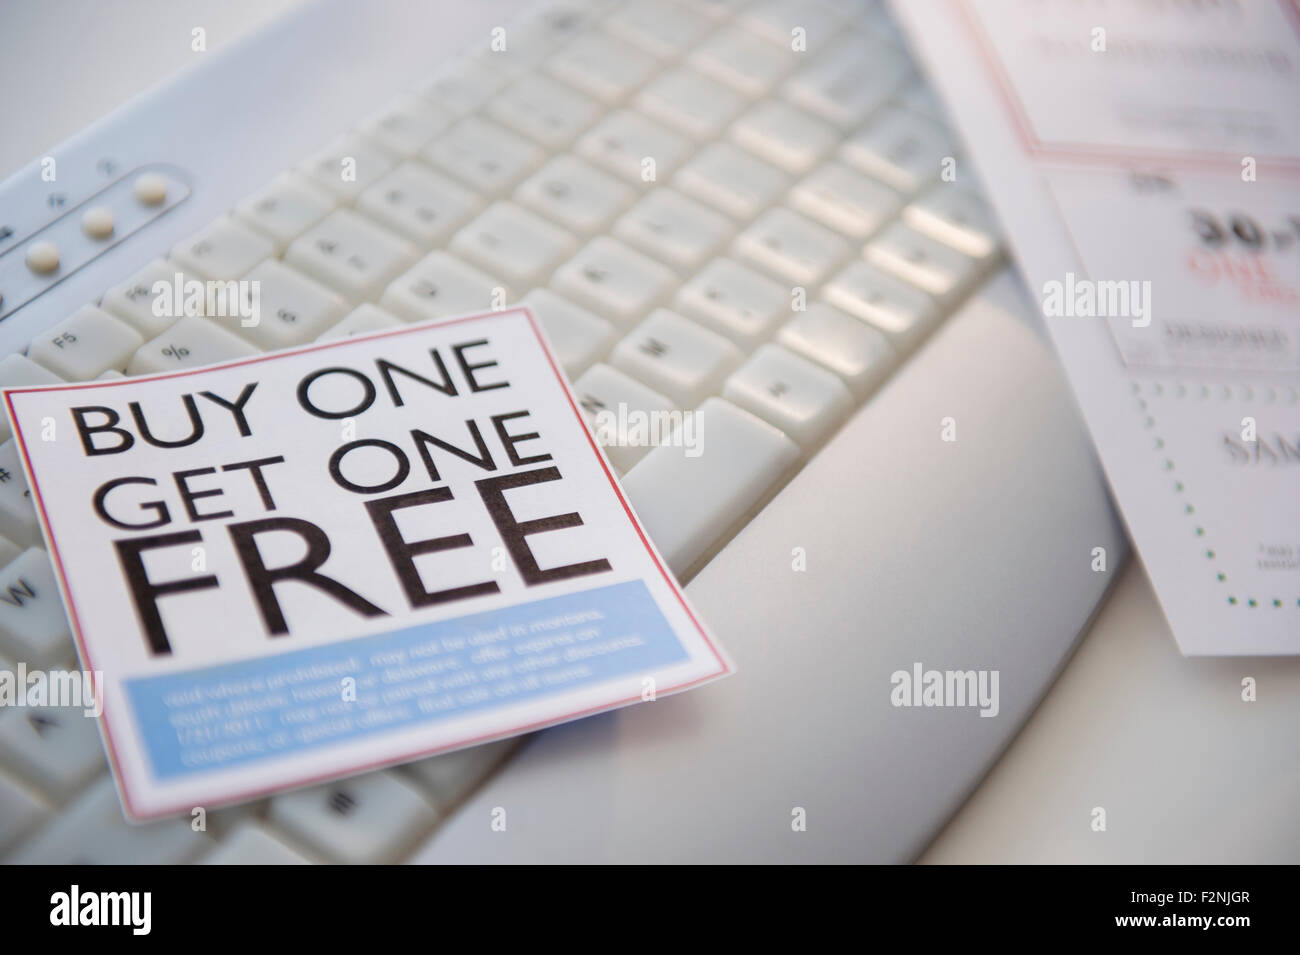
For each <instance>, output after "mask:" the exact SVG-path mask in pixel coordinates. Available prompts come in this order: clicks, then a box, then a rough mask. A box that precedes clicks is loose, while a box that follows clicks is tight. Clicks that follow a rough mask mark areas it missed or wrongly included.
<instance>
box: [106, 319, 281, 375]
mask: <svg viewBox="0 0 1300 955" xmlns="http://www.w3.org/2000/svg"><path fill="white" fill-rule="evenodd" d="M256 354H257V349H256V348H254V347H253V346H252V345H250V344H249V343H248V342H246V341H244V340H243V339H242V338H240V337H239V336H238V335H236V334H234V333H233V332H228V331H226V330H225V329H224V328H220V327H218V326H217V325H216V324H214V323H213V322H212V321H211V320H209V319H206V318H182V319H181V320H180V321H179V322H177V323H176V324H175V325H173V326H172V327H171V328H169V329H167V331H165V332H163V333H162V334H161V335H159V336H158V337H157V338H155V339H153V340H152V341H148V342H145V343H144V344H143V345H141V346H140V350H139V351H137V352H136V353H135V355H134V356H133V357H132V359H131V362H130V364H128V365H127V366H126V373H127V374H128V375H151V374H154V373H156V372H161V371H177V370H179V369H181V368H197V367H199V366H200V365H211V364H213V363H215V362H221V361H231V360H233V359H236V358H244V357H246V356H248V355H256Z"/></svg>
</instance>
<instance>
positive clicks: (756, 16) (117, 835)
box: [0, 0, 1001, 863]
mask: <svg viewBox="0 0 1300 955" xmlns="http://www.w3.org/2000/svg"><path fill="white" fill-rule="evenodd" d="M800 36H802V37H803V40H802V41H801V40H800V39H799V38H800ZM505 38H506V49H505V50H504V51H493V50H490V49H489V48H488V42H487V40H486V39H485V41H484V43H483V45H482V48H481V49H478V50H475V51H472V52H470V53H468V54H466V55H465V56H464V57H463V58H462V59H460V60H459V61H457V62H455V63H453V64H451V65H450V66H447V67H446V68H444V69H442V70H440V71H439V73H438V74H437V75H435V76H433V77H430V78H428V79H427V81H426V82H424V83H423V84H421V85H420V86H419V87H418V88H416V89H414V90H412V91H410V92H409V93H407V94H405V95H402V96H400V97H398V98H397V99H396V100H394V101H393V102H391V103H387V104H377V105H380V108H379V109H378V110H377V111H376V112H375V113H374V115H373V116H371V117H370V118H369V119H367V120H365V121H363V122H361V123H360V124H358V125H357V127H356V128H355V129H352V130H349V131H346V132H344V133H343V134H342V135H341V136H339V138H338V139H337V140H335V141H333V142H331V143H329V144H327V145H325V146H324V148H322V149H321V150H320V151H319V152H318V153H316V154H315V155H312V156H308V157H306V158H304V159H303V161H302V162H301V163H300V164H298V165H297V166H295V167H294V168H293V169H290V170H287V171H285V172H284V174H283V175H281V176H279V177H277V178H275V179H274V180H273V181H271V182H269V183H267V184H266V186H265V187H264V188H262V189H260V190H258V191H257V192H255V193H254V194H252V195H250V196H248V197H247V198H245V199H243V200H242V201H240V202H238V203H236V204H235V206H234V207H233V209H231V210H230V213H229V215H227V216H223V217H222V218H220V219H218V220H217V221H215V222H213V223H211V224H210V225H209V226H207V227H206V228H204V229H202V230H200V231H199V232H198V233H197V234H196V235H194V236H192V237H190V238H188V239H186V240H185V241H182V242H180V243H178V244H177V245H176V246H175V247H174V248H173V249H172V250H171V252H170V255H169V256H168V258H167V260H166V261H164V260H161V259H160V260H158V261H155V262H153V263H151V264H149V265H148V266H146V267H145V268H144V269H142V270H141V271H140V272H139V273H138V274H136V275H130V276H123V277H122V281H121V283H120V284H119V285H117V286H115V287H113V288H111V289H108V290H106V291H105V292H104V293H103V295H102V297H101V298H100V299H99V300H98V301H97V302H95V303H92V304H87V305H86V306H85V307H83V308H81V309H79V310H77V311H76V312H74V313H73V314H71V315H68V316H67V317H66V318H65V319H64V320H63V321H62V322H60V323H58V324H57V325H55V326H54V327H51V328H49V329H47V330H46V331H45V332H44V333H43V334H41V335H39V336H37V337H36V338H35V339H33V341H32V342H31V343H30V345H29V346H28V348H27V349H26V352H25V354H12V355H9V356H7V357H5V358H4V359H3V360H0V385H5V386H8V385H19V384H31V383H43V382H56V381H60V380H67V381H72V380H79V381H80V380H89V379H93V378H97V377H104V376H116V375H122V374H126V375H135V374H147V373H151V372H159V371H166V370H169V369H175V368H181V367H187V366H195V365H203V364H208V363H211V362H217V361H223V360H226V359H232V358H237V357H239V356H243V355H247V354H251V353H253V352H257V351H262V350H268V349H275V348H283V347H286V346H291V345H299V344H302V343H305V342H308V341H311V340H313V339H325V338H332V337H336V336H340V335H349V334H354V333H357V332H365V331H370V330H373V329H379V328H383V327H387V326H393V325H397V324H400V323H403V322H411V321H420V320H424V319H428V318H435V317H439V316H444V315H452V314H456V313H460V312H472V311H483V310H487V309H492V308H499V307H502V306H504V305H506V304H513V303H516V302H523V303H525V304H527V305H529V306H531V307H532V308H533V309H534V311H535V312H536V314H537V315H538V316H539V318H540V320H541V322H542V324H543V326H544V327H545V329H546V332H547V334H548V336H549V338H550V341H551V344H552V346H553V347H554V349H555V350H556V352H557V353H558V356H559V358H560V361H561V362H562V364H563V367H564V370H565V372H566V373H567V374H568V375H569V377H570V379H571V380H572V381H573V382H574V385H575V389H576V391H577V392H578V395H579V397H580V399H581V402H582V405H583V407H584V408H585V409H586V411H587V413H588V414H589V415H591V416H593V419H594V416H595V415H596V413H598V412H599V411H601V410H610V411H618V410H619V409H620V408H621V409H625V410H626V411H627V412H638V411H640V412H653V411H672V410H678V411H694V412H696V413H697V414H698V416H699V420H700V421H702V422H703V425H702V427H703V429H704V433H707V435H708V439H707V440H708V441H709V442H710V446H711V449H712V450H714V451H715V453H711V454H709V455H707V456H699V457H689V456H685V455H683V454H682V453H681V449H680V448H675V447H667V446H664V447H653V448H647V447H640V446H635V445H632V444H614V445H611V446H609V447H607V449H606V450H607V453H608V456H609V459H610V461H611V463H612V465H613V467H614V468H615V469H616V470H617V471H618V473H619V474H620V475H621V476H622V480H623V484H624V487H625V489H626V490H627V493H628V494H629V496H630V497H631V500H632V502H633V504H634V506H635V507H636V509H637V512H638V513H639V515H640V516H641V518H642V520H643V522H644V523H645V525H646V527H647V529H648V530H649V532H650V534H651V536H652V537H653V538H654V540H655V542H656V544H657V546H658V547H659V548H660V550H661V551H662V552H663V553H664V555H665V557H666V559H667V560H668V562H669V564H670V565H671V566H672V568H673V570H674V571H675V572H676V573H677V574H678V575H679V576H680V577H681V578H683V579H686V578H687V577H689V576H690V575H691V574H692V573H693V572H694V571H695V570H696V569H698V568H699V567H700V566H702V564H703V563H705V562H707V560H708V559H709V558H710V557H711V556H712V555H713V554H714V553H716V551H717V550H718V549H719V548H720V547H721V546H723V545H724V544H725V543H726V542H727V541H728V540H729V539H730V538H731V537H732V536H734V535H735V533H736V532H737V531H738V530H739V529H740V528H741V527H742V526H743V525H744V524H745V523H746V522H747V521H748V520H749V519H751V518H752V517H753V515H754V514H755V513H756V512H757V511H758V510H759V509H761V508H762V506H763V505H764V504H765V503H766V502H767V501H768V500H769V499H770V498H771V497H772V496H773V495H774V494H775V493H776V491H777V490H779V488H780V486H781V485H782V484H783V483H784V482H785V481H787V480H789V478H790V477H791V476H792V475H793V474H794V473H795V471H797V469H798V467H799V466H800V465H801V464H802V463H803V462H805V461H807V460H808V458H809V456H810V455H812V454H814V453H815V452H816V451H817V449H818V448H819V447H821V446H822V445H823V444H824V443H825V442H826V441H827V440H829V439H831V438H832V436H833V435H834V434H835V432H836V430H837V429H838V427H839V426H840V424H841V423H842V422H844V421H845V420H846V418H847V417H848V416H849V415H850V414H852V413H853V411H854V410H855V409H856V408H858V407H860V406H861V405H862V404H863V403H864V402H866V401H868V400H869V399H870V398H871V396H872V394H873V393H874V392H875V391H876V390H878V389H879V388H880V386H881V384H882V383H883V382H884V381H885V380H887V379H888V377H889V375H890V373H891V372H892V371H893V370H894V369H895V368H896V367H897V366H898V365H899V363H900V362H901V361H903V360H905V359H906V358H907V356H908V355H909V353H911V352H912V351H914V350H915V349H916V348H917V347H918V345H919V344H920V343H921V342H922V341H923V340H924V339H925V337H926V336H928V335H929V334H930V333H931V332H932V331H933V330H934V329H935V327H936V326H937V325H938V324H939V323H940V322H942V321H943V319H944V318H945V317H946V316H948V315H949V314H951V313H952V312H953V311H954V310H955V308H956V306H957V305H958V304H960V302H961V301H962V300H963V299H965V298H966V297H967V296H968V295H969V294H970V292H971V291H972V290H973V289H974V288H975V287H977V286H978V285H979V284H980V282H981V281H982V279H984V278H985V277H986V276H987V275H988V274H989V273H990V271H991V268H992V266H993V265H994V264H995V262H996V261H997V259H998V258H999V257H1000V254H1001V252H1000V239H999V237H998V235H997V232H996V227H995V226H994V224H993V222H992V219H991V216H990V213H989V210H988V209H987V207H986V206H985V204H984V202H983V201H982V200H981V198H980V197H979V192H978V187H977V185H976V183H975V182H974V178H973V173H972V172H971V170H970V169H969V167H968V166H967V164H966V163H965V162H964V160H962V159H961V158H960V157H959V156H958V154H957V146H956V144H955V143H954V142H953V139H952V137H951V134H950V132H949V131H948V129H947V127H946V125H945V122H944V118H943V116H942V114H941V111H940V109H939V107H938V106H937V104H936V102H935V100H934V98H933V97H932V95H931V94H930V92H929V91H928V89H927V88H926V86H925V85H924V83H923V81H922V80H921V78H920V77H919V76H918V75H917V73H916V70H915V68H914V66H913V64H912V63H911V61H910V59H909V57H908V54H907V53H906V51H905V50H904V48H903V47H902V45H901V43H900V40H899V37H898V35H897V34H896V33H895V32H894V29H893V26H892V24H891V23H890V22H889V20H888V19H887V17H886V15H885V14H884V13H882V12H881V11H880V10H879V9H878V7H877V6H876V4H875V3H874V2H870V0H864V2H857V0H825V2H811V0H757V2H753V3H748V2H746V0H734V2H733V0H694V2H675V0H634V2H630V3H627V4H623V5H620V4H618V3H607V2H600V0H595V2H590V3H583V2H567V3H562V4H559V5H553V6H548V7H545V8H543V9H542V10H541V11H540V12H537V13H535V14H534V15H533V16H530V17H528V18H526V19H525V20H524V21H523V22H520V23H517V24H514V25H510V26H508V27H507V30H506V34H505ZM801 45H803V47H804V48H803V49H799V48H798V47H800V46H801ZM953 172H955V178H954V176H953V175H951V174H952V173H953ZM142 180H143V181H141V182H138V183H137V184H136V195H137V196H138V197H139V198H140V201H142V202H153V203H158V202H162V201H164V199H165V189H166V183H165V182H164V181H160V180H159V179H157V177H142ZM160 191H161V192H163V193H164V195H162V196H160V195H159V192H160ZM177 273H182V274H183V275H184V276H185V277H186V278H195V279H205V280H235V279H248V280H256V281H259V282H260V294H261V314H262V320H261V322H260V323H259V324H258V325H257V326H255V327H243V326H242V325H241V323H240V321H239V319H238V318H230V317H219V316H209V315H205V314H203V310H202V309H198V310H196V311H195V313H194V314H187V315H185V316H184V317H180V318H178V319H177V318H159V317H158V316H156V315H155V314H154V311H153V309H152V292H151V289H152V286H153V283H154V282H155V281H157V280H159V279H162V280H166V281H168V282H173V281H174V277H175V276H176V275H177ZM0 429H2V431H3V433H0V439H3V441H4V443H3V444H0V668H9V667H11V666H13V665H14V664H16V663H17V661H20V660H21V661H24V662H25V663H26V664H27V665H28V666H29V667H33V668H35V667H42V668H50V667H61V666H66V667H75V666H76V661H75V651H74V648H73V644H72V640H71V637H70V634H69V630H68V624H67V621H66V619H65V617H64V613H63V608H62V605H61V604H60V602H59V597H58V593H57V588H56V586H55V583H54V580H53V575H52V572H51V569H50V564H49V561H48V559H47V557H46V554H45V552H44V550H43V549H42V541H41V535H40V530H39V527H38V525H37V521H36V517H35V514H34V513H33V511H32V508H31V505H30V500H29V495H28V493H27V489H26V487H25V482H24V480H23V476H22V468H21V466H20V464H19V461H18V457H17V454H16V452H15V449H14V447H13V441H12V440H9V438H10V435H9V429H8V427H7V425H6V424H4V423H3V422H0ZM719 448H725V449H726V450H727V451H728V452H729V453H716V451H717V449H719ZM515 745H516V744H515V741H507V742H503V743H494V744H489V745H485V746H479V747H475V748H472V749H468V750H463V751H461V752H457V753H452V754H449V755H443V756H437V757H434V758H431V759H426V760H423V761H420V762H416V763H412V764H408V765H406V766H401V767H397V768H393V769H389V770H384V771H381V772H374V773H369V774H366V775H363V776H357V777H353V778H351V779H346V780H341V781H338V782H335V783H330V784H327V785H323V786H317V787H314V788H310V789H303V790H297V791H294V792H289V793H284V794H281V795H278V796H275V797H272V798H270V799H267V800H263V801H261V802H257V803H254V804H250V805H246V806H239V807H235V808H231V809H226V810H219V811H214V812H212V813H210V814H209V816H208V819H207V826H206V831H203V832H195V831H194V827H193V826H192V825H191V820H190V819H189V818H180V819H175V820H169V821H164V822H160V823H155V824H150V825H146V826H140V827H135V826H128V825H127V824H126V823H125V822H124V821H123V819H122V815H121V811H120V809H119V807H118V804H117V797H116V795H115V793H114V791H113V787H112V783H111V781H110V779H109V778H108V775H107V766H106V764H105V758H104V753H103V749H102V746H101V744H100V741H99V737H98V734H97V731H96V728H95V727H94V725H93V724H92V723H91V721H90V720H87V719H84V718H82V717H81V715H80V713H79V712H78V713H62V712H59V711H58V710H53V709H39V708H30V707H25V708H17V707H9V708H5V709H0V859H2V860H3V861H7V862H42V863H59V862H141V863H146V862H148V863H165V862H189V861H198V862H211V863H230V862H286V863H287V862H306V861H333V862H357V863H364V862H388V861H395V860H399V859H401V858H403V857H404V855H405V854H406V853H408V852H409V851H410V850H411V848H412V847H413V846H415V845H416V844H418V843H419V842H422V841H423V840H424V839H425V838H426V837H427V836H428V834H429V833H430V832H431V831H432V830H433V829H434V828H435V827H436V826H437V825H438V824H439V821H440V820H442V819H445V818H446V817H447V816H448V815H449V814H450V813H451V812H452V811H453V810H454V809H455V807H456V806H457V805H458V803H459V802H461V801H462V800H463V799H464V798H465V797H466V796H467V795H468V794H470V793H471V792H472V791H473V790H474V789H475V788H476V786H477V785H478V784H479V783H480V782H481V781H482V780H483V779H485V778H486V777H487V776H488V775H489V774H490V773H491V772H492V771H493V770H494V769H495V768H496V767H497V766H498V765H500V763H501V762H502V761H503V760H505V759H506V758H508V756H509V754H510V752H511V751H512V750H513V748H514V746H515Z"/></svg>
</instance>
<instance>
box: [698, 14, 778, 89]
mask: <svg viewBox="0 0 1300 955" xmlns="http://www.w3.org/2000/svg"><path fill="white" fill-rule="evenodd" d="M798 55H799V54H797V53H795V52H794V51H793V49H791V45H790V41H789V40H788V39H787V41H786V42H785V43H773V42H772V41H771V40H767V39H764V38H763V37H760V36H758V35H757V34H756V33H753V32H751V31H749V30H746V29H743V28H742V27H738V26H731V27H723V28H722V29H721V30H718V31H716V32H715V33H714V34H713V35H712V36H711V37H710V38H709V39H707V40H705V41H704V42H703V43H701V44H700V45H699V46H697V47H696V48H695V49H694V50H693V51H692V52H691V54H690V55H689V56H688V57H687V62H688V63H689V64H690V65H691V66H693V67H694V68H695V69H697V70H699V71H700V72H701V73H705V74H707V75H709V76H712V77H713V78H714V79H716V80H719V81H720V82H723V83H726V84H727V85H728V86H730V87H731V88H732V89H734V90H736V91H737V92H739V93H743V94H744V95H746V96H748V97H750V98H751V99H754V98H757V97H759V96H762V95H763V94H765V93H767V92H769V91H770V90H771V89H772V88H773V87H774V86H776V84H777V83H779V82H780V81H781V79H782V78H783V77H784V76H785V75H786V74H787V73H789V72H790V71H791V70H792V69H794V67H795V64H796V62H797V59H796V58H797V57H798Z"/></svg>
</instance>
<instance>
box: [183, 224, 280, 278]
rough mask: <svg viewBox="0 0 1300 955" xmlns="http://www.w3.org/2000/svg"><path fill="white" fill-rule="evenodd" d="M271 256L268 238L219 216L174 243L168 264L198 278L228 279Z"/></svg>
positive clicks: (237, 275)
mask: <svg viewBox="0 0 1300 955" xmlns="http://www.w3.org/2000/svg"><path fill="white" fill-rule="evenodd" d="M274 254H275V246H274V245H272V244H271V240H270V239H267V238H265V237H263V236H261V235H259V234H258V233H256V232H254V231H253V230H252V229H250V228H248V227H247V226H244V225H240V224H239V223H238V222H236V221H235V220H234V219H232V218H230V217H229V216H222V217H221V218H220V219H218V220H217V221H215V222H213V223H212V224H210V225H209V226H208V227H207V228H205V229H203V230H202V231H201V232H199V233H198V234H197V235H193V236H190V238H188V239H185V240H184V241H182V242H178V243H177V244H176V246H175V247H174V248H173V249H172V251H171V261H172V262H173V263H174V264H175V265H176V267H177V268H179V269H182V270H184V271H186V272H189V273H191V274H193V275H196V276H199V277H200V278H205V279H217V280H231V279H237V278H239V277H240V276H241V275H243V274H244V273H245V272H247V271H248V270H249V269H251V268H252V267H253V266H254V265H256V264H257V263H258V262H261V261H262V260H263V259H265V258H267V257H269V256H271V255H274Z"/></svg>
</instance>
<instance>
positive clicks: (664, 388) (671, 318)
mask: <svg viewBox="0 0 1300 955" xmlns="http://www.w3.org/2000/svg"><path fill="white" fill-rule="evenodd" d="M742 358H743V355H742V354H741V352H740V349H738V348H737V347H736V346H735V345H733V344H732V343H731V342H730V341H728V340H727V339H725V338H723V337H722V336H721V335H719V334H718V333H717V332H711V331H709V330H708V329H707V328H704V327H702V326H700V325H696V324H695V323H694V322H692V321H690V320H689V319H685V318H682V317H681V316H680V315H678V314H676V313H675V312H670V311H668V309H666V308H657V309H655V310H654V311H653V312H651V313H650V315H649V316H648V317H647V318H646V319H645V320H644V321H643V322H641V323H640V324H639V325H637V327H636V328H634V329H633V330H632V331H631V332H629V333H628V334H627V336H626V337H625V338H624V339H623V340H622V341H620V342H619V343H618V344H617V345H615V346H614V351H613V353H612V354H611V355H610V364H611V365H613V366H614V367H615V368H617V369H619V370H620V371H623V372H626V373H627V374H629V375H631V376H632V377H633V378H636V379H637V380H638V381H643V382H645V383H646V384H647V385H649V386H650V387H651V388H653V389H654V390H655V391H658V392H659V393H660V394H663V395H665V396H666V397H667V398H668V399H669V400H670V401H672V402H674V404H676V406H677V407H679V408H694V407H695V406H696V405H698V404H699V403H700V402H701V401H703V400H704V399H705V398H707V397H708V396H709V395H711V394H714V393H716V392H718V391H720V390H721V389H722V382H723V381H724V380H725V379H726V377H727V375H728V374H730V373H731V371H732V369H734V368H735V367H736V366H737V365H739V364H740V362H741V359H742Z"/></svg>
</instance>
